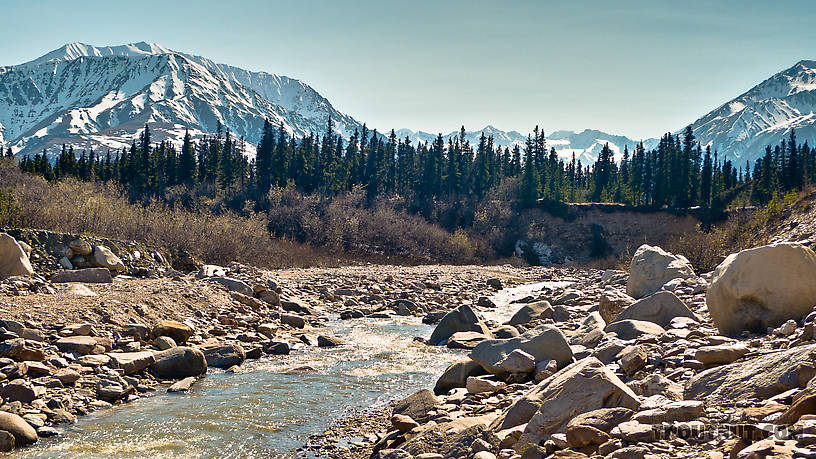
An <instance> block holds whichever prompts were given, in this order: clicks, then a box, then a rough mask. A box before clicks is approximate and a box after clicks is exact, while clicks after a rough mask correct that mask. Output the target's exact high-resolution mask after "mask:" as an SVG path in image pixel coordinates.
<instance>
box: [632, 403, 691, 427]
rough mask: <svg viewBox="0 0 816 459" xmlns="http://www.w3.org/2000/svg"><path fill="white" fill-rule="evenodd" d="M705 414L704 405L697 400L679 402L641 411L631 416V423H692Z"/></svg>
mask: <svg viewBox="0 0 816 459" xmlns="http://www.w3.org/2000/svg"><path fill="white" fill-rule="evenodd" d="M704 414H705V405H704V404H703V402H701V401H699V400H680V401H676V402H672V403H669V404H667V405H663V406H661V407H660V408H654V409H650V410H645V411H641V412H639V413H636V414H635V415H634V416H632V420H633V421H637V422H639V423H641V424H660V423H663V422H666V423H672V422H687V421H693V420H695V419H697V418H699V417H700V416H703V415H704Z"/></svg>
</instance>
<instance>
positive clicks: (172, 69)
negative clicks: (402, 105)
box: [0, 42, 361, 154]
mask: <svg viewBox="0 0 816 459" xmlns="http://www.w3.org/2000/svg"><path fill="white" fill-rule="evenodd" d="M329 117H331V118H332V119H333V121H334V123H335V130H336V131H337V132H338V133H341V134H343V135H344V136H345V137H348V136H350V135H351V133H352V132H353V131H354V129H356V128H359V127H361V124H360V123H358V122H357V121H356V120H354V119H353V118H351V117H350V116H348V115H345V114H343V113H340V112H339V111H337V110H336V109H334V107H332V105H331V103H329V101H328V100H326V99H325V98H324V97H322V96H321V95H320V94H318V93H317V92H316V91H315V90H314V89H312V88H311V87H310V86H308V85H307V84H305V83H303V82H300V81H298V80H294V79H291V78H287V77H283V76H278V75H273V74H269V73H265V72H250V71H247V70H243V69H239V68H236V67H232V66H228V65H225V64H216V63H214V62H212V61H210V60H209V59H206V58H203V57H200V56H193V55H190V54H185V53H179V52H175V51H171V50H168V49H167V48H164V47H162V46H159V45H155V44H148V43H144V42H142V43H136V44H130V45H123V46H111V47H94V46H90V45H85V44H81V43H72V44H68V45H65V46H63V47H61V48H59V49H57V50H55V51H52V52H50V53H48V54H46V55H45V56H43V57H41V58H38V59H35V60H33V61H30V62H27V63H25V64H20V65H17V66H10V67H0V125H2V126H3V128H2V135H3V138H4V139H5V141H7V142H9V143H11V144H12V146H13V148H14V150H15V152H16V153H18V154H27V153H32V152H39V151H41V150H42V149H48V150H49V151H50V152H54V151H55V150H56V149H57V148H58V147H59V145H60V144H62V143H68V144H72V145H74V146H75V147H82V148H85V147H88V146H91V147H94V148H96V149H101V148H118V147H121V146H122V145H128V144H130V142H131V141H132V140H133V139H134V138H135V137H136V135H137V133H138V132H139V131H140V130H141V129H142V128H143V126H144V124H145V123H150V125H151V128H152V130H153V134H154V135H153V138H154V140H156V141H159V140H163V139H165V138H167V139H171V140H173V141H176V142H180V140H181V137H182V136H183V134H184V129H185V128H189V129H190V130H191V131H192V132H193V133H195V134H197V135H199V136H200V135H204V133H208V132H209V133H211V132H215V130H216V129H217V126H218V124H219V123H221V124H222V125H223V126H224V127H225V128H229V129H230V130H231V131H232V132H233V133H234V135H235V137H236V138H238V137H243V138H245V139H246V141H247V142H248V143H249V144H253V143H256V142H257V141H258V140H259V135H260V132H261V127H262V125H263V121H264V119H266V118H269V119H271V120H272V121H273V122H274V123H276V124H277V123H283V125H284V127H285V129H286V130H287V131H288V132H289V133H291V134H294V135H296V136H298V137H300V136H303V135H305V134H308V133H309V132H319V133H322V132H323V131H324V130H325V126H326V124H327V121H328V118H329Z"/></svg>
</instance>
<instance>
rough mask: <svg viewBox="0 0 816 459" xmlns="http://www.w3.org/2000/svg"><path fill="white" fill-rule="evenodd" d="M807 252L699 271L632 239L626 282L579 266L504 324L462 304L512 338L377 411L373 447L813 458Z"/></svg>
mask: <svg viewBox="0 0 816 459" xmlns="http://www.w3.org/2000/svg"><path fill="white" fill-rule="evenodd" d="M814 261H816V257H814V255H813V252H811V251H810V250H809V249H807V248H805V247H803V246H801V245H797V244H776V245H772V246H767V247H760V248H757V249H751V250H748V251H744V252H741V253H739V254H734V255H732V256H730V257H728V258H727V259H726V260H725V261H724V262H723V264H722V265H721V266H720V267H718V268H717V270H716V271H715V272H714V273H707V274H704V275H703V276H701V277H698V276H697V275H695V274H694V272H693V270H692V269H691V267H690V265H689V264H688V262H687V261H686V260H685V259H684V258H683V257H681V256H678V255H673V254H670V253H668V252H665V251H664V250H662V249H660V248H659V247H649V246H642V247H641V248H640V249H638V251H637V253H636V254H635V256H634V258H633V260H632V272H631V273H630V276H628V279H627V276H626V275H625V274H624V275H621V274H620V273H619V272H603V273H602V272H598V271H586V272H583V273H582V275H581V276H580V278H576V279H574V282H573V283H572V285H570V286H569V287H567V288H565V289H563V290H561V291H550V292H542V294H541V295H539V296H538V297H537V298H536V297H531V298H529V299H527V305H525V306H523V307H521V309H520V310H519V311H518V312H517V313H516V314H515V315H514V316H513V317H512V318H511V319H510V320H509V321H508V323H507V324H505V325H500V324H493V323H489V322H487V323H485V322H483V321H482V320H481V319H480V318H479V317H478V314H475V315H474V317H470V319H469V324H470V325H473V324H479V323H483V324H485V325H487V327H488V330H487V331H481V332H480V333H482V334H484V335H486V336H489V335H490V334H493V335H494V336H495V335H497V334H498V332H499V329H500V328H501V327H512V328H514V329H515V330H516V331H517V332H518V336H512V337H506V338H505V337H503V338H499V337H494V338H492V339H491V338H487V339H484V340H483V341H481V342H479V343H478V344H476V345H475V347H473V349H472V350H471V351H470V354H469V357H470V358H469V359H468V360H462V361H459V362H456V363H454V364H452V365H451V366H450V367H448V369H447V370H446V371H445V372H444V374H443V375H442V376H441V377H440V378H439V380H438V381H437V384H436V387H435V389H434V393H435V395H436V398H433V399H431V398H428V397H430V395H427V394H430V392H427V391H426V392H424V394H426V395H423V396H419V395H417V394H415V395H413V396H411V397H409V398H407V399H405V400H403V401H402V402H401V404H400V406H417V407H419V406H421V407H422V411H421V413H422V414H421V416H416V417H414V416H412V413H413V412H412V411H411V410H406V411H405V412H404V413H402V414H404V415H405V416H408V417H409V418H411V419H410V420H408V419H400V421H399V423H397V422H396V421H395V420H393V419H392V424H391V426H390V429H389V430H388V431H385V432H382V433H381V434H380V435H379V436H378V441H377V442H376V444H374V445H373V446H372V450H373V451H374V453H373V455H372V457H377V458H389V457H399V458H431V457H445V458H447V457H468V458H475V457H479V458H502V459H532V458H545V457H553V458H556V457H558V458H567V457H569V458H580V457H606V458H629V457H640V458H645V457H688V458H691V457H711V458H714V457H740V458H742V457H771V456H773V457H816V447H813V446H812V445H816V441H813V440H812V438H814V434H813V433H812V432H816V430H813V429H816V389H814V388H816V378H814V376H816V325H815V324H816V308H814V306H816V295H814V293H813V292H811V290H809V289H813V288H814V285H816V282H814V281H816V270H814V269H813V266H816V263H814ZM783 265H785V266H783ZM786 273H787V274H786ZM553 277H555V278H558V277H557V276H551V278H553ZM565 277H566V276H565ZM632 297H634V298H632ZM636 298H638V299H637V300H636ZM553 305H555V306H553ZM559 307H560V308H562V309H561V311H556V310H555V309H556V308H559ZM544 337H546V338H544ZM418 394H419V393H418ZM418 400H422V401H423V402H422V404H421V405H420V404H419V403H420V402H419V401H418ZM395 413H396V412H395ZM409 421H414V422H413V423H411V422H409Z"/></svg>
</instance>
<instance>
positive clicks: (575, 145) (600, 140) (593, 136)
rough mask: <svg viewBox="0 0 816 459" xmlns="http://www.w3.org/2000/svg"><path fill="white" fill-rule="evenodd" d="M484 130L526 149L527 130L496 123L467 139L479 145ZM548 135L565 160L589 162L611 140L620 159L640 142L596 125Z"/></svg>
mask: <svg viewBox="0 0 816 459" xmlns="http://www.w3.org/2000/svg"><path fill="white" fill-rule="evenodd" d="M482 133H484V135H485V136H486V137H490V136H492V137H493V143H494V144H496V145H499V146H501V147H511V148H512V147H514V146H516V145H518V146H519V147H521V148H522V149H524V146H525V144H526V143H527V134H521V133H520V132H518V131H503V130H501V129H497V128H495V127H493V126H490V125H488V126H485V128H484V129H480V130H477V131H467V130H466V131H465V139H466V140H468V141H469V142H470V144H471V145H474V146H475V145H477V144H478V142H479V137H480V136H481V135H482ZM396 134H397V137H399V138H401V139H404V138H406V137H407V138H409V139H411V141H412V142H413V143H415V144H416V143H417V142H425V143H432V142H433V141H434V140H435V139H436V137H437V134H431V133H428V132H423V131H411V130H410V129H399V130H397V131H396ZM442 137H443V138H444V139H445V142H447V141H448V139H450V138H452V137H459V132H458V131H456V132H451V133H449V134H447V135H443V136H442ZM546 137H547V146H548V147H553V148H555V151H556V152H557V153H558V156H560V157H561V158H564V159H565V160H570V159H572V155H573V154H575V159H576V160H579V161H581V162H582V163H583V164H585V165H588V164H592V163H594V162H595V160H596V159H598V155H599V154H600V152H601V149H603V146H604V144H606V143H608V144H609V148H610V149H611V150H612V151H613V152H614V153H615V159H616V160H620V158H621V157H622V155H623V149H624V147H627V146H628V147H629V151H632V150H634V148H635V146H636V145H637V144H638V143H639V142H640V141H638V140H633V139H630V138H628V137H624V136H620V135H613V134H608V133H606V132H602V131H597V130H593V129H584V130H583V131H581V132H573V131H555V132H552V133H550V134H549V135H547V136H546ZM643 145H644V146H645V147H646V148H647V149H648V148H653V147H654V146H655V145H657V139H646V140H644V141H643Z"/></svg>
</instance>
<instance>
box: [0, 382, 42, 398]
mask: <svg viewBox="0 0 816 459" xmlns="http://www.w3.org/2000/svg"><path fill="white" fill-rule="evenodd" d="M18 381H19V380H18ZM38 389H43V388H42V387H38ZM42 392H44V390H43V391H41V392H40V393H38V391H36V390H35V389H34V388H33V387H31V386H29V385H27V384H24V383H21V382H11V383H8V384H6V385H4V386H3V387H2V388H0V397H3V400H5V401H7V402H22V403H31V402H32V401H33V400H34V399H36V398H37V396H38V395H40V394H41V393H42Z"/></svg>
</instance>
